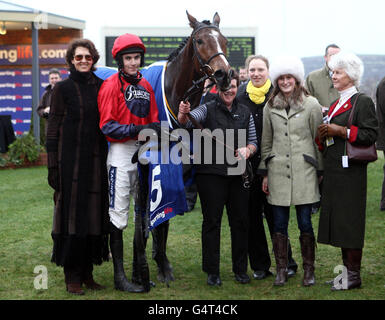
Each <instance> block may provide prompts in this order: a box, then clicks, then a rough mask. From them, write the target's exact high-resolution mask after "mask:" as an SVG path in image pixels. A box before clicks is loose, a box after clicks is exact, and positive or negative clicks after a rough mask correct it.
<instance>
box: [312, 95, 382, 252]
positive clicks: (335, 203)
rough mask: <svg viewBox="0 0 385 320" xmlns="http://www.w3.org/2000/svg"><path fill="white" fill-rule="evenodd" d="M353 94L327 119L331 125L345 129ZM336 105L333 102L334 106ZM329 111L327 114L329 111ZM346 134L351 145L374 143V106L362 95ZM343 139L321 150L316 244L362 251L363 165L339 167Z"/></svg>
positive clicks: (365, 169) (369, 99) (355, 96)
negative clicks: (348, 132)
mask: <svg viewBox="0 0 385 320" xmlns="http://www.w3.org/2000/svg"><path fill="white" fill-rule="evenodd" d="M356 98H357V94H355V95H353V97H352V98H351V99H350V100H349V101H348V102H346V103H345V104H344V105H343V106H342V107H341V109H340V110H339V111H338V112H337V113H336V114H335V116H334V117H333V118H332V119H331V123H335V124H337V125H340V126H346V125H347V122H348V118H349V115H350V112H351V109H352V102H353V103H354V101H355V99H356ZM335 104H336V103H335ZM332 108H333V107H331V108H330V111H329V112H331V111H332ZM352 125H353V126H355V127H356V128H358V130H356V129H355V128H353V129H352V130H351V132H350V134H351V139H352V140H354V143H355V144H361V145H370V144H373V143H374V142H375V141H376V138H377V132H378V122H377V118H376V114H375V108H374V103H373V101H372V99H371V98H370V97H368V96H366V95H361V96H359V97H358V100H357V104H356V106H355V110H354V115H353V121H352ZM344 154H345V140H344V139H342V138H339V137H334V144H333V145H331V146H329V147H325V149H324V152H323V157H324V178H323V188H322V197H321V213H320V218H319V229H318V242H320V243H325V244H331V245H333V246H336V247H341V248H356V249H359V248H363V246H364V236H365V210H366V187H367V165H366V164H353V163H349V167H348V168H343V167H342V156H343V155H344Z"/></svg>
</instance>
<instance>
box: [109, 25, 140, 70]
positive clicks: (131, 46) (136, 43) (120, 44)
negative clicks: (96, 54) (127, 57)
mask: <svg viewBox="0 0 385 320" xmlns="http://www.w3.org/2000/svg"><path fill="white" fill-rule="evenodd" d="M137 52H139V53H140V55H141V61H140V66H141V67H143V65H144V54H145V52H146V47H145V46H144V44H143V42H142V40H141V39H140V38H139V37H138V36H136V35H134V34H130V33H126V34H123V35H121V36H119V37H117V38H116V39H115V42H114V46H113V48H112V56H113V58H114V59H115V60H116V61H117V62H118V65H119V62H120V61H121V57H122V55H123V54H126V53H137ZM119 60H120V61H119Z"/></svg>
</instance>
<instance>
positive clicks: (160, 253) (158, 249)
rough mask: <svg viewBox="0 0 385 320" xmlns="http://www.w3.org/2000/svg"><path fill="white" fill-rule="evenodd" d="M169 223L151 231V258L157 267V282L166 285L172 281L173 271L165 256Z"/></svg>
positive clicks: (166, 222)
mask: <svg viewBox="0 0 385 320" xmlns="http://www.w3.org/2000/svg"><path fill="white" fill-rule="evenodd" d="M168 228H169V221H168V220H167V221H165V222H163V223H161V224H160V225H158V226H157V227H156V228H154V229H152V231H151V232H152V258H153V259H154V260H155V261H156V263H157V265H158V280H159V281H161V282H166V283H168V282H169V281H174V280H175V278H174V275H173V270H172V266H171V264H170V262H169V261H168V258H167V255H166V247H167V235H168Z"/></svg>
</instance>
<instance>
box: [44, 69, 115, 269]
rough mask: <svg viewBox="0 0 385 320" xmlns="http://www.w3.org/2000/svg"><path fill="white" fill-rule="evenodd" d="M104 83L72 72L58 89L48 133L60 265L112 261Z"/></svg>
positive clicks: (55, 256)
mask: <svg viewBox="0 0 385 320" xmlns="http://www.w3.org/2000/svg"><path fill="white" fill-rule="evenodd" d="M102 82H103V81H102V80H101V79H99V78H97V77H96V76H95V75H94V74H93V73H80V72H77V71H75V70H73V71H71V74H70V76H69V78H68V79H66V80H64V81H61V82H59V83H57V84H56V85H55V88H54V92H53V94H52V102H51V110H50V114H49V120H48V128H47V153H48V171H49V183H50V185H51V186H52V187H53V188H54V189H55V196H54V197H55V209H54V218H53V228H52V238H53V241H54V249H53V256H52V261H53V262H55V263H56V264H57V265H60V266H64V265H65V266H71V265H81V264H83V263H90V262H92V263H94V264H101V263H102V261H103V260H106V259H107V256H108V247H107V234H108V221H109V219H108V180H107V169H106V159H107V151H108V150H107V141H106V139H105V137H104V135H103V134H102V132H101V131H100V129H99V111H98V106H97V95H98V91H99V88H100V86H101V84H102Z"/></svg>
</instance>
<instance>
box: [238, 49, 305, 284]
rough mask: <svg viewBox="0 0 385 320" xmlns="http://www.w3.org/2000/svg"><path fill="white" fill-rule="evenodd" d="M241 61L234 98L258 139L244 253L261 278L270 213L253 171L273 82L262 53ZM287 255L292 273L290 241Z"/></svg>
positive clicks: (266, 257)
mask: <svg viewBox="0 0 385 320" xmlns="http://www.w3.org/2000/svg"><path fill="white" fill-rule="evenodd" d="M245 65H246V69H247V72H248V75H249V79H250V80H249V81H248V82H246V83H244V84H242V85H241V86H240V87H239V89H238V93H237V100H238V102H240V103H241V104H244V105H245V106H248V107H249V109H250V111H251V114H252V115H253V118H254V123H255V128H256V132H257V139H258V148H257V153H256V154H255V155H254V156H253V157H251V158H250V161H251V164H252V167H253V170H254V176H255V178H254V181H253V183H252V185H251V188H250V200H249V221H250V223H249V242H248V246H249V249H248V251H249V252H248V253H249V260H250V267H251V269H252V270H253V278H254V279H257V280H261V279H264V278H266V277H267V276H270V275H272V273H271V272H270V271H269V269H270V266H271V259H270V255H269V249H268V246H267V240H266V234H265V229H264V226H263V218H262V215H263V214H264V215H265V217H266V221H267V223H268V226H269V231H270V235H272V234H273V213H272V210H271V206H270V204H268V203H267V200H266V195H265V194H264V193H263V191H262V177H261V176H260V175H258V174H257V169H258V166H259V162H260V160H261V152H260V146H261V138H262V119H263V108H264V106H265V104H266V102H267V101H268V99H269V96H270V94H271V92H272V91H273V86H272V83H271V81H270V79H269V60H268V59H267V58H266V57H264V56H262V55H252V56H249V57H248V58H247V59H246V61H245ZM288 258H289V263H288V275H289V276H294V275H295V273H296V271H297V268H298V266H297V264H296V262H295V261H294V259H293V258H292V254H291V248H290V243H289V255H288Z"/></svg>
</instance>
